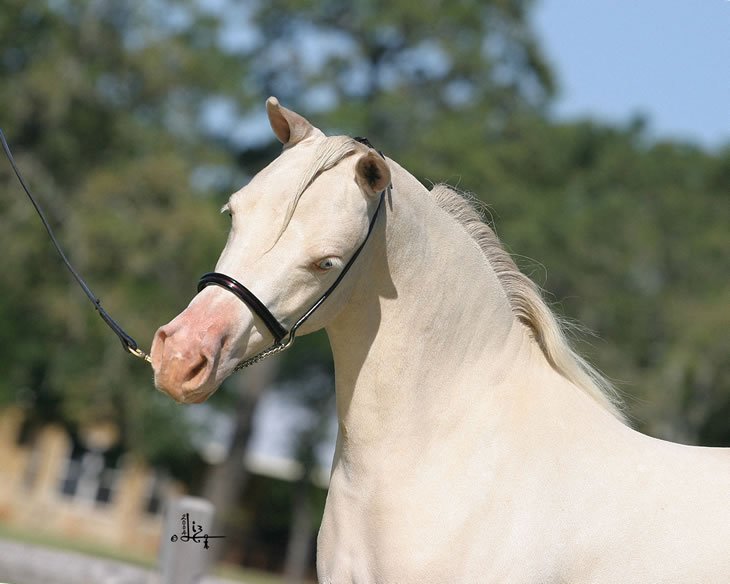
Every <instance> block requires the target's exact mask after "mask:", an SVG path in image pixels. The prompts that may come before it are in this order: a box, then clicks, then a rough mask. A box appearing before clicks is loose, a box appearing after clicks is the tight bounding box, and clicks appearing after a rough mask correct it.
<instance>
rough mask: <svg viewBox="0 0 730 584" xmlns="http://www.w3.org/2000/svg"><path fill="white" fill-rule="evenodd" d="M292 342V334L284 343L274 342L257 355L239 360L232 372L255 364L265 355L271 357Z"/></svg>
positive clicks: (289, 345) (264, 357)
mask: <svg viewBox="0 0 730 584" xmlns="http://www.w3.org/2000/svg"><path fill="white" fill-rule="evenodd" d="M293 343H294V335H291V336H290V337H289V340H288V341H287V342H286V343H281V344H276V345H272V346H271V347H269V348H268V349H264V350H263V351H261V352H260V353H259V354H258V355H254V356H253V357H249V358H248V359H246V360H245V361H241V362H240V363H239V364H238V365H236V367H235V368H234V369H233V371H234V372H236V371H240V370H241V369H245V368H246V367H250V366H251V365H255V364H256V363H258V362H259V361H263V360H264V359H266V357H271V356H272V355H276V354H277V353H281V352H282V351H284V350H285V349H288V348H289V347H291V346H292V344H293Z"/></svg>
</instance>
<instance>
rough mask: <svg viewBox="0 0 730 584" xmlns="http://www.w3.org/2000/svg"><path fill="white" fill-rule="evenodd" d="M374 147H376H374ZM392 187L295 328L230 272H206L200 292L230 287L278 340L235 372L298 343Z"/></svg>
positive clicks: (362, 141) (371, 225) (350, 263)
mask: <svg viewBox="0 0 730 584" xmlns="http://www.w3.org/2000/svg"><path fill="white" fill-rule="evenodd" d="M354 139H355V140H356V141H358V142H360V143H361V144H364V145H366V146H368V147H369V148H373V146H372V144H370V142H369V141H368V139H367V138H360V137H358V138H354ZM373 149H374V148H373ZM377 152H378V154H380V156H382V157H383V159H385V156H383V153H382V152H380V151H377ZM390 189H391V186H388V187H387V188H386V189H384V190H383V191H382V192H381V193H380V200H379V201H378V206H377V208H376V209H375V213H373V217H372V219H371V220H370V226H369V227H368V232H367V235H366V236H365V239H364V240H363V242H362V243H361V244H360V246H359V247H358V248H357V249H356V250H355V253H353V254H352V257H351V258H350V260H349V261H348V262H347V264H345V267H344V268H342V271H341V272H340V275H339V276H337V279H336V280H335V281H334V282H333V283H332V285H331V286H330V287H329V288H328V289H327V291H326V292H325V293H324V294H322V296H320V298H319V300H317V301H316V302H315V303H314V304H313V305H312V306H311V307H310V308H309V310H307V311H306V312H305V313H304V315H302V316H301V317H300V318H299V320H298V321H297V322H296V323H294V326H292V327H291V329H290V330H288V331H287V330H286V327H284V326H283V325H282V324H281V323H280V322H279V320H278V319H277V318H276V317H275V316H274V315H273V314H272V313H271V311H270V310H269V309H268V308H266V305H265V304H264V303H263V302H261V300H259V299H258V298H257V297H256V295H255V294H254V293H253V292H251V291H250V290H249V289H248V288H246V286H244V285H243V284H241V283H240V282H238V281H237V280H235V279H234V278H231V277H230V276H228V275H226V274H221V273H220V272H209V273H207V274H204V275H203V276H202V277H201V278H200V281H199V282H198V292H201V291H202V290H203V289H204V288H206V287H207V286H212V285H215V286H220V287H221V288H223V289H225V290H228V291H229V292H232V293H233V294H235V295H236V296H237V297H238V298H239V299H240V300H241V301H242V302H243V303H244V304H246V306H248V307H249V308H250V309H251V311H252V312H254V314H256V316H258V317H259V318H260V319H261V320H262V321H263V323H264V324H265V325H266V328H268V329H269V332H270V333H271V334H272V336H273V337H274V342H273V344H271V345H270V346H269V347H267V348H266V349H264V350H263V351H261V352H260V353H258V354H256V355H254V356H253V357H249V358H248V359H245V360H244V361H241V362H240V363H239V364H238V365H236V367H235V369H234V371H239V370H241V369H243V368H244V367H248V366H249V365H253V364H254V363H258V362H259V361H261V360H262V359H265V358H266V357H269V356H271V355H274V354H276V353H280V352H281V351H283V350H284V349H288V348H289V347H291V345H292V344H293V343H294V336H295V335H296V331H297V329H298V328H299V327H300V326H301V325H302V324H303V323H304V321H306V320H307V319H308V318H309V317H310V316H311V315H312V313H313V312H314V311H315V310H317V308H319V307H320V305H321V304H322V303H323V302H324V301H325V300H327V298H328V297H329V296H330V295H331V294H332V292H334V290H335V288H337V286H338V284H339V283H340V282H341V281H342V279H343V278H344V277H345V275H346V274H347V272H348V271H349V269H350V268H351V267H352V264H354V263H355V260H356V259H357V256H359V255H360V252H361V251H362V249H363V247H365V244H366V243H367V241H368V239H370V234H371V233H372V232H373V228H374V227H375V220H376V219H377V218H378V212H379V211H380V208H381V207H382V206H383V199H384V198H385V193H386V192H387V191H389V190H390Z"/></svg>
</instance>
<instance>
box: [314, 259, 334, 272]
mask: <svg viewBox="0 0 730 584" xmlns="http://www.w3.org/2000/svg"><path fill="white" fill-rule="evenodd" d="M317 267H318V268H319V269H320V270H330V269H332V268H334V267H335V262H334V260H333V259H332V258H324V259H323V260H320V261H318V262H317Z"/></svg>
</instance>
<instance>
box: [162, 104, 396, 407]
mask: <svg viewBox="0 0 730 584" xmlns="http://www.w3.org/2000/svg"><path fill="white" fill-rule="evenodd" d="M266 109H267V113H268V116H269V121H270V123H271V127H272V129H273V131H274V134H275V135H276V137H277V138H278V139H279V141H280V142H282V144H283V145H284V147H283V151H282V153H281V155H280V156H279V157H278V158H276V159H275V160H274V161H273V162H271V163H270V164H269V165H268V166H267V167H266V168H264V169H263V170H262V171H260V172H259V173H258V174H257V175H256V176H255V177H254V178H253V179H252V180H251V181H250V182H249V184H247V185H246V186H245V187H243V188H242V189H240V190H239V191H238V192H236V193H234V194H233V195H232V196H231V197H230V199H229V201H228V203H227V204H226V205H225V206H224V207H223V211H224V212H226V213H227V214H228V215H229V216H230V217H231V230H230V234H229V237H228V241H227V243H226V245H225V248H224V249H223V252H222V253H221V256H220V258H219V260H218V263H217V264H216V268H215V272H216V274H213V275H212V276H213V277H208V278H207V279H206V277H204V279H203V280H201V287H200V292H199V293H198V294H197V296H195V297H194V298H193V300H192V301H191V303H190V304H189V306H188V307H187V308H186V309H185V310H184V311H183V312H182V313H180V314H179V315H178V316H177V317H176V318H174V319H173V320H172V321H171V322H170V323H168V324H166V325H165V326H163V327H161V328H160V329H158V331H157V332H156V333H155V337H154V340H153V343H152V351H151V358H152V366H153V368H154V373H155V385H156V386H157V388H158V389H160V390H162V391H164V392H166V393H168V394H169V395H170V396H171V397H172V398H174V399H175V400H177V401H179V402H182V403H199V402H202V401H204V400H206V399H207V398H208V397H209V396H210V395H212V394H213V392H215V390H216V389H217V388H218V387H219V386H220V384H221V383H222V382H223V380H224V379H225V378H226V377H228V376H229V375H230V374H231V373H232V372H233V371H234V370H236V368H237V366H238V365H239V363H241V361H242V360H246V359H248V358H250V357H251V356H253V355H256V354H259V353H260V352H261V351H263V350H265V349H266V347H270V346H272V343H273V344H274V345H276V343H277V342H279V341H281V339H280V338H279V339H277V338H276V337H277V334H276V330H277V329H276V327H275V326H273V325H271V324H270V323H269V322H267V320H272V319H273V321H274V322H276V323H277V324H279V325H280V328H279V330H281V331H282V334H284V333H286V334H287V335H288V336H289V340H293V333H294V330H293V327H296V328H298V326H299V325H301V329H300V332H301V333H305V334H306V333H308V332H312V331H314V330H318V329H320V328H322V327H324V326H326V325H327V323H328V322H329V321H331V320H332V319H333V318H334V317H335V316H336V315H337V314H338V312H339V311H340V310H342V308H343V306H344V305H345V304H346V302H347V298H348V296H349V291H351V290H352V287H353V283H354V282H355V281H356V279H357V276H356V274H352V275H350V276H348V278H346V279H343V280H342V285H341V286H338V287H337V291H336V293H334V294H332V297H331V298H328V300H327V302H323V303H321V304H322V306H321V308H319V304H317V302H318V300H317V299H320V300H321V299H323V298H325V297H328V296H329V294H328V292H329V291H330V288H332V287H333V285H336V284H339V278H341V276H342V275H344V273H345V272H346V271H347V269H349V267H350V265H351V260H352V259H354V258H353V256H356V254H357V253H358V252H359V250H360V249H361V248H362V245H363V242H364V240H365V239H367V236H368V235H369V233H370V230H371V229H372V222H371V220H372V217H373V215H374V213H375V211H376V209H377V208H378V204H379V195H381V193H382V192H383V191H384V189H385V188H386V187H387V185H388V184H389V183H390V171H389V168H388V165H387V163H386V162H385V160H384V159H383V158H382V157H381V156H379V155H378V154H377V153H376V152H375V151H374V150H373V149H372V148H369V147H368V146H366V145H363V144H362V143H358V142H357V141H355V140H354V139H352V138H347V137H343V136H333V137H326V136H325V135H324V134H323V133H322V132H321V131H320V130H319V129H317V128H315V127H314V126H313V125H312V124H311V123H309V122H308V121H307V120H306V119H304V118H303V117H302V116H300V115H299V114H297V113H295V112H293V111H290V110H288V109H286V108H284V107H282V106H281V105H280V104H279V102H278V101H277V100H276V98H273V97H271V98H269V99H268V101H267V102H266ZM355 271H356V270H355ZM209 276H210V275H209ZM230 282H233V283H235V288H236V290H233V289H232V288H231V287H230V286H234V284H230V286H229V287H228V289H226V284H228V283H230ZM239 282H243V283H245V286H244V285H241V284H239ZM210 283H213V284H218V285H212V286H209V285H206V284H210ZM241 289H242V290H245V296H244V293H241V292H240V290H241ZM231 291H234V292H236V293H235V294H231ZM248 297H252V298H254V299H255V301H251V302H248V301H246V300H245V298H248ZM240 299H244V302H241V301H240ZM255 303H259V304H261V305H263V306H265V308H264V309H263V311H262V310H261V309H256V306H254V310H252V309H251V306H253V305H254V304H255ZM315 305H316V312H313V313H312V316H311V318H309V319H308V320H307V322H306V323H304V322H300V321H302V316H303V315H305V314H307V313H308V309H310V310H311V308H312V307H314V306H315ZM265 312H268V313H269V316H270V318H269V319H267V318H266V315H265V314H264V313H265ZM307 316H308V314H307Z"/></svg>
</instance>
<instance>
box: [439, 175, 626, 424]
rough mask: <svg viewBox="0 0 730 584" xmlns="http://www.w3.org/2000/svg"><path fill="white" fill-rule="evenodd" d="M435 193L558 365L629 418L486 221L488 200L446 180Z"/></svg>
mask: <svg viewBox="0 0 730 584" xmlns="http://www.w3.org/2000/svg"><path fill="white" fill-rule="evenodd" d="M431 195H432V197H433V199H434V201H435V202H436V204H437V205H438V206H439V207H441V208H442V209H443V210H445V211H446V212H447V213H448V214H449V215H451V216H452V217H453V218H454V219H455V220H456V221H457V222H458V223H459V224H460V225H461V226H462V227H463V228H464V229H465V230H466V232H467V233H468V234H469V235H470V236H471V237H472V239H474V241H475V242H476V243H477V244H478V245H479V247H480V248H481V250H482V252H483V253H484V255H485V257H486V259H487V261H488V262H489V264H490V266H491V267H492V269H493V270H494V271H495V273H496V275H497V278H498V280H499V282H500V284H501V286H502V288H503V289H504V292H505V294H506V296H507V299H508V300H509V304H510V307H511V308H512V312H513V313H514V314H515V317H516V318H517V319H518V321H519V322H521V323H522V324H523V325H524V326H526V327H527V329H528V331H529V333H530V335H531V336H532V338H533V339H534V340H535V342H536V343H537V344H538V346H539V347H540V349H541V350H542V352H543V354H544V355H545V357H546V359H547V361H548V362H549V363H550V365H551V366H552V367H553V369H555V370H556V371H557V372H558V373H559V374H560V375H562V376H563V377H565V378H566V379H568V380H569V381H571V382H573V384H574V385H577V386H578V387H579V388H580V389H582V390H583V391H585V392H586V393H587V394H588V395H590V396H591V397H592V398H593V399H595V400H596V401H597V402H598V403H599V404H601V405H602V406H603V407H604V408H605V409H607V410H608V411H610V412H611V413H613V414H614V415H615V416H616V417H617V418H619V419H622V420H624V415H623V413H622V410H621V400H620V398H619V396H618V392H617V390H616V389H615V388H614V386H613V385H612V384H611V383H610V382H609V381H608V380H607V379H606V378H605V377H603V375H601V373H600V372H599V371H597V370H596V369H595V368H594V367H593V366H592V365H591V364H590V363H588V362H587V361H586V360H585V359H584V358H583V357H581V356H580V355H579V354H578V353H576V351H575V350H574V349H573V348H572V346H571V344H570V342H569V340H568V337H567V336H566V328H567V326H568V325H567V323H566V322H565V321H562V320H561V319H560V318H559V317H558V316H557V315H556V314H555V313H554V312H553V311H552V310H551V309H550V308H549V306H548V305H547V303H546V302H545V300H544V299H543V297H542V294H541V291H540V288H539V287H538V286H537V284H535V283H534V282H533V281H532V280H530V278H528V277H527V276H526V275H525V274H523V273H522V272H521V271H520V269H519V268H518V267H517V264H516V263H515V262H514V260H513V259H512V257H511V256H510V254H509V253H507V252H506V251H505V249H504V247H503V246H502V243H501V241H500V240H499V238H498V237H497V235H496V233H495V232H494V231H493V230H492V229H491V228H490V227H489V225H487V223H486V221H485V218H484V215H483V212H482V209H483V204H482V203H481V202H480V201H479V200H478V199H477V198H476V197H474V196H473V195H470V194H468V193H463V192H461V191H458V190H457V189H455V188H453V187H451V186H448V185H444V184H439V185H435V186H434V187H433V189H432V190H431Z"/></svg>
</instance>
